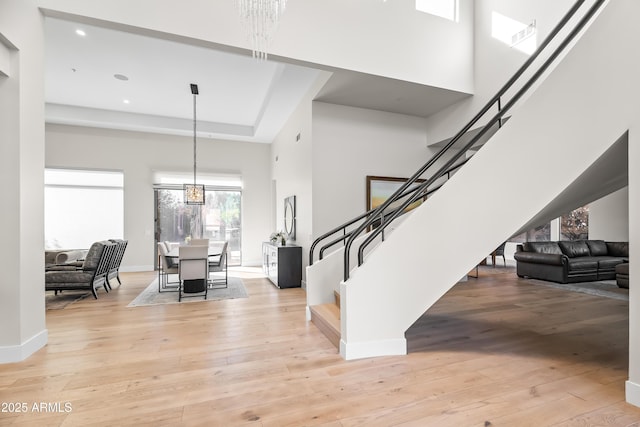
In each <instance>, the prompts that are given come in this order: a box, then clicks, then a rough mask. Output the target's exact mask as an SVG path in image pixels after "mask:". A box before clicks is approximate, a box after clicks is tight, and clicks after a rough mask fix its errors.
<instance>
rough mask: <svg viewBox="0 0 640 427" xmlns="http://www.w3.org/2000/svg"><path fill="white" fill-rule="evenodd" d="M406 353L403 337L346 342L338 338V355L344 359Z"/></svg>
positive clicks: (405, 343) (405, 342)
mask: <svg viewBox="0 0 640 427" xmlns="http://www.w3.org/2000/svg"><path fill="white" fill-rule="evenodd" d="M406 354H407V340H406V339H405V338H401V339H395V340H383V341H368V342H358V343H352V344H348V343H346V342H344V340H340V355H341V356H342V357H343V358H344V359H345V360H355V359H364V358H365V357H378V356H404V355H406Z"/></svg>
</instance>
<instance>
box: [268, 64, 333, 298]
mask: <svg viewBox="0 0 640 427" xmlns="http://www.w3.org/2000/svg"><path fill="white" fill-rule="evenodd" d="M329 77H330V73H322V75H320V76H319V77H318V80H317V81H316V83H315V84H314V85H313V86H312V87H311V88H310V89H309V91H308V93H307V94H306V95H305V97H304V98H303V100H302V102H301V103H300V105H299V106H298V107H297V108H296V110H295V111H294V113H293V114H292V115H291V117H290V118H289V120H288V121H287V123H286V124H285V126H284V127H283V129H282V131H280V133H279V134H278V136H277V137H276V139H275V140H274V141H273V143H272V144H271V158H270V164H271V176H272V178H273V180H274V183H275V194H273V195H272V196H273V204H274V211H275V217H274V218H273V221H272V230H273V231H280V230H282V231H284V199H285V198H286V197H289V196H296V238H295V242H292V243H295V244H297V245H300V246H302V266H303V268H302V271H303V275H302V280H303V282H304V281H305V280H306V277H305V276H306V269H305V268H304V267H305V266H306V265H307V264H308V258H309V257H308V252H309V247H310V246H311V243H312V234H313V230H312V218H313V211H314V208H315V207H314V205H313V198H312V185H311V183H312V146H313V134H312V114H311V110H312V100H313V98H314V96H315V95H316V94H317V93H318V91H319V90H320V89H321V88H322V86H323V85H324V84H325V83H326V82H327V80H328V79H329ZM268 237H269V236H268V235H265V236H264V240H267V239H268ZM303 286H304V283H303Z"/></svg>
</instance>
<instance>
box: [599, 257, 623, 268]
mask: <svg viewBox="0 0 640 427" xmlns="http://www.w3.org/2000/svg"><path fill="white" fill-rule="evenodd" d="M622 262H623V259H622V258H620V257H614V256H603V257H598V270H610V271H613V270H615V268H616V266H617V265H618V264H622Z"/></svg>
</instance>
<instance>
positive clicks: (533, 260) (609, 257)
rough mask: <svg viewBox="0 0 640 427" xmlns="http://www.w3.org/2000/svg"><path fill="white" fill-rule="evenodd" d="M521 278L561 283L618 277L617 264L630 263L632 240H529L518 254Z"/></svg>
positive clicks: (517, 261)
mask: <svg viewBox="0 0 640 427" xmlns="http://www.w3.org/2000/svg"><path fill="white" fill-rule="evenodd" d="M514 258H515V259H516V263H517V267H516V272H517V274H518V276H519V277H530V278H532V279H541V280H549V281H552V282H558V283H575V282H589V281H594V280H610V279H615V278H616V266H617V265H619V264H622V263H628V262H629V242H605V241H604V240H572V241H558V242H526V243H523V244H521V245H518V247H517V249H516V253H515V254H514Z"/></svg>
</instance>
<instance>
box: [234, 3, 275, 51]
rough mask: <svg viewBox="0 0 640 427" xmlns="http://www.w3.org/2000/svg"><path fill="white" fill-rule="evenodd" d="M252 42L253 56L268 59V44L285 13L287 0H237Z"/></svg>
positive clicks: (237, 5) (241, 16)
mask: <svg viewBox="0 0 640 427" xmlns="http://www.w3.org/2000/svg"><path fill="white" fill-rule="evenodd" d="M235 2H236V7H237V8H238V12H239V13H240V19H241V20H242V23H243V24H244V26H245V29H246V31H247V38H248V39H249V41H250V42H251V48H252V50H253V57H254V58H257V59H262V60H265V59H267V46H268V44H269V41H270V40H271V36H272V35H273V32H274V31H275V30H276V28H277V26H278V22H279V21H280V16H281V15H282V14H283V13H284V8H285V5H286V3H287V0H235Z"/></svg>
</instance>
